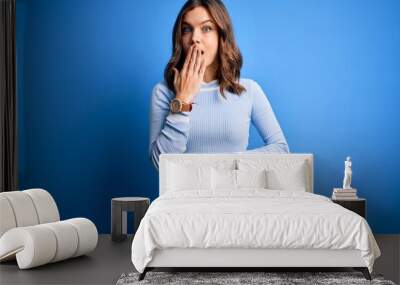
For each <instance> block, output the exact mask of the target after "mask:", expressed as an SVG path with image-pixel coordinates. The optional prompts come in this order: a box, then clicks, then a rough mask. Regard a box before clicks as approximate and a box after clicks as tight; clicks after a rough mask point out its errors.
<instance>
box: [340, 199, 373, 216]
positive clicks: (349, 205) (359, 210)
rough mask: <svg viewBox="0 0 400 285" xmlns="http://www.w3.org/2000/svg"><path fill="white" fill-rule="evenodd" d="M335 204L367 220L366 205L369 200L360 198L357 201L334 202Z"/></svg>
mask: <svg viewBox="0 0 400 285" xmlns="http://www.w3.org/2000/svg"><path fill="white" fill-rule="evenodd" d="M332 202H333V203H336V204H339V205H340V206H342V207H344V208H346V209H348V210H350V211H353V212H354V213H356V214H359V215H360V216H361V217H363V218H364V219H365V214H366V211H365V209H366V204H367V200H365V199H364V198H358V199H355V200H333V199H332Z"/></svg>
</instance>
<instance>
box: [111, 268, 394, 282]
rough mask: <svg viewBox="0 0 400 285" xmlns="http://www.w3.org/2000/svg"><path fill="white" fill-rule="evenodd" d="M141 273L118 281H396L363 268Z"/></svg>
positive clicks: (122, 276)
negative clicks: (369, 277)
mask: <svg viewBox="0 0 400 285" xmlns="http://www.w3.org/2000/svg"><path fill="white" fill-rule="evenodd" d="M138 276H139V273H124V274H122V275H121V277H120V278H119V279H118V281H117V285H134V284H135V285H136V284H141V285H145V284H157V285H164V284H172V285H177V284H179V285H184V284H213V285H217V284H222V285H233V284H241V285H242V284H268V285H270V284H271V285H272V284H273V285H277V284H279V285H281V284H282V285H292V284H296V285H297V284H318V285H319V284H321V285H322V284H328V285H333V284H335V285H336V284H337V285H347V284H349V285H350V284H357V285H358V284H368V285H369V284H379V285H395V283H393V282H392V281H389V280H384V279H383V277H382V276H381V275H374V274H372V278H373V279H372V281H368V280H366V279H365V278H364V276H363V275H362V273H361V272H154V271H150V272H148V273H147V274H146V277H145V279H144V280H142V281H138Z"/></svg>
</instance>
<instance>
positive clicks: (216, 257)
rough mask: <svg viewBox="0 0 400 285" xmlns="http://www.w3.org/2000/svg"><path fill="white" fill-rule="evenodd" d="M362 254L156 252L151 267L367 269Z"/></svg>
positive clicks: (320, 251)
mask: <svg viewBox="0 0 400 285" xmlns="http://www.w3.org/2000/svg"><path fill="white" fill-rule="evenodd" d="M366 266H367V265H366V264H365V261H364V260H363V259H362V258H361V252H360V251H359V250H329V249H226V248H225V249H214V248H210V249H196V248H185V249H182V248H170V249H163V250H159V249H156V250H155V251H154V257H153V259H152V260H151V261H150V263H149V264H147V267H366Z"/></svg>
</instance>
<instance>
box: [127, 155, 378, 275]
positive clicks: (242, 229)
mask: <svg viewBox="0 0 400 285" xmlns="http://www.w3.org/2000/svg"><path fill="white" fill-rule="evenodd" d="M313 192H314V191H313V155H312V154H259V153H241V154H163V155H161V156H160V167H159V194H160V196H159V197H158V198H157V199H156V200H154V201H153V203H152V204H151V206H150V208H149V209H148V211H147V213H146V215H145V217H144V218H143V219H142V221H141V223H140V226H139V228H138V229H137V232H136V234H135V237H134V239H133V242H132V252H131V254H132V262H133V264H134V266H135V268H136V269H137V270H138V272H140V273H141V274H140V276H139V280H141V279H143V278H144V277H145V274H146V272H147V271H149V270H152V269H154V268H161V267H162V268H173V267H178V268H183V267H196V268H199V267H207V268H209V267H224V268H227V267H229V268H237V269H238V270H241V271H245V270H246V269H245V268H254V267H256V268H267V267H268V268H270V267H301V268H304V267H318V268H321V267H352V268H354V269H357V270H360V271H362V272H363V274H364V276H365V278H366V279H369V280H370V279H371V277H370V274H369V273H370V272H372V268H373V264H374V261H375V259H376V258H378V257H379V255H380V250H379V248H378V246H377V244H376V241H375V239H374V237H373V235H372V231H371V229H370V227H369V226H368V223H367V222H366V220H365V219H364V218H362V217H361V216H359V215H357V214H355V213H353V212H351V211H349V210H347V209H345V208H343V207H341V206H340V205H338V204H335V203H333V202H332V201H331V200H330V199H329V198H327V197H324V196H321V195H317V194H314V193H313Z"/></svg>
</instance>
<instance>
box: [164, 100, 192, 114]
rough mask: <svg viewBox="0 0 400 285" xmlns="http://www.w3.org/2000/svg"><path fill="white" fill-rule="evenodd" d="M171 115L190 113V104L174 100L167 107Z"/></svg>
mask: <svg viewBox="0 0 400 285" xmlns="http://www.w3.org/2000/svg"><path fill="white" fill-rule="evenodd" d="M169 107H170V110H171V112H172V113H180V112H190V111H192V104H190V103H185V102H183V101H182V100H181V99H178V98H174V99H172V101H171V104H170V105H169Z"/></svg>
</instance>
